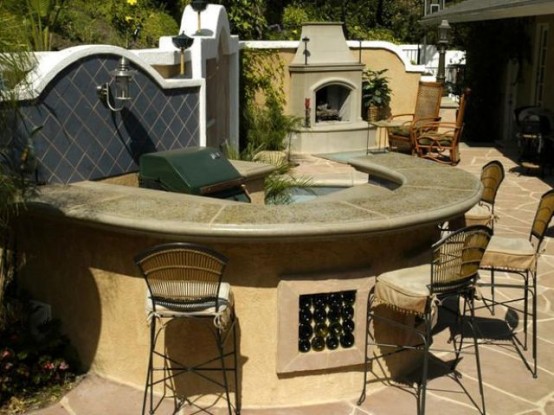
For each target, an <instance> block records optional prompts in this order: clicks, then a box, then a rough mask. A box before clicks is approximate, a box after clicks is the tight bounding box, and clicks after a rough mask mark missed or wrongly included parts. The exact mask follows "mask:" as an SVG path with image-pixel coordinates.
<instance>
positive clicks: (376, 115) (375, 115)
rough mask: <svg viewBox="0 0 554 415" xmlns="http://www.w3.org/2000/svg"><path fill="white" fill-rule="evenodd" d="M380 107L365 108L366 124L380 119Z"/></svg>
mask: <svg viewBox="0 0 554 415" xmlns="http://www.w3.org/2000/svg"><path fill="white" fill-rule="evenodd" d="M381 112H382V111H381V107H376V106H374V105H370V106H369V107H367V122H374V121H379V120H380V119H381V118H382V117H381Z"/></svg>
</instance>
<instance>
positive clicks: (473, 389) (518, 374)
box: [32, 144, 554, 415]
mask: <svg viewBox="0 0 554 415" xmlns="http://www.w3.org/2000/svg"><path fill="white" fill-rule="evenodd" d="M461 147H462V148H461V159H462V161H461V162H460V164H459V165H458V166H457V167H456V168H461V169H465V170H467V171H469V172H472V173H474V174H475V175H476V176H479V175H480V171H481V167H482V166H483V165H484V164H485V163H486V162H488V161H489V160H493V159H497V160H500V161H501V162H502V164H503V165H504V168H505V170H506V178H505V180H504V182H503V183H502V185H501V186H500V190H499V194H498V196H497V204H496V211H497V214H498V216H499V220H498V222H497V224H496V227H495V232H496V233H497V234H499V235H518V236H523V237H527V236H528V235H529V231H530V226H531V221H532V220H533V217H534V214H535V210H536V206H537V203H538V200H539V199H540V196H541V195H542V194H543V193H544V192H546V191H547V190H550V189H551V188H552V184H553V183H554V175H552V174H547V175H545V177H544V178H541V177H540V176H539V175H537V174H533V173H534V172H525V171H523V170H522V169H521V168H520V167H519V166H518V164H517V162H516V159H517V151H516V149H515V148H508V147H501V146H492V145H490V146H485V145H479V146H472V145H468V144H462V146H461ZM296 171H297V173H298V174H300V175H303V176H309V175H312V174H314V175H315V174H317V175H318V176H319V177H320V178H322V179H324V180H329V181H336V180H339V181H340V180H344V181H347V182H348V181H353V182H355V181H356V180H357V179H358V178H359V177H358V175H357V174H355V173H353V172H352V170H351V169H350V168H349V167H348V166H347V165H345V164H337V163H335V162H331V161H328V160H325V159H321V158H306V159H303V160H302V163H301V164H300V165H299V166H298V168H297V169H296ZM547 173H549V172H547ZM553 237H554V225H552V226H551V229H550V230H549V231H548V233H547V237H546V241H545V244H544V253H543V255H542V256H541V258H540V261H539V280H538V282H539V290H538V292H539V295H538V314H539V316H538V355H539V359H538V367H539V369H538V372H539V373H538V378H537V379H533V377H532V376H531V373H530V372H529V371H528V370H527V368H526V367H525V365H524V364H523V362H522V360H521V359H520V357H519V356H518V355H517V354H516V353H515V350H514V348H513V347H512V346H510V343H509V342H503V343H502V344H501V345H498V344H497V345H490V344H482V345H481V346H480V352H481V366H482V370H483V378H484V386H485V398H486V405H487V413H488V414H496V415H506V414H513V415H515V414H525V415H539V414H542V415H547V414H553V415H554V275H553V274H554V242H553V241H552V238H553ZM483 278H487V276H486V275H483ZM501 294H502V293H501ZM501 294H500V295H501ZM479 316H480V318H481V319H480V321H481V322H483V323H488V324H491V325H494V324H496V323H498V324H502V322H503V321H504V319H505V318H506V317H509V316H510V315H509V313H506V310H504V309H502V308H499V309H497V312H496V315H495V316H491V314H490V313H489V312H488V311H487V310H486V309H482V310H480V311H479ZM483 327H484V326H483ZM445 339H446V335H445V334H443V333H439V335H438V336H437V340H436V341H435V345H436V344H439V343H440V342H441V341H444V340H445ZM528 354H529V353H528V352H527V355H528ZM437 357H442V358H445V359H446V356H441V355H437ZM457 370H458V371H459V373H460V375H461V378H460V379H459V380H460V383H458V382H456V381H454V380H452V378H451V377H449V376H440V377H435V378H433V379H431V380H430V381H429V386H428V393H427V411H426V413H427V414H429V415H434V414H437V415H438V414H445V413H448V414H449V415H457V414H474V413H475V414H477V413H479V411H478V410H477V408H476V407H475V405H474V404H473V403H472V401H471V399H470V398H469V397H468V393H469V395H471V396H472V397H473V398H475V399H476V401H478V399H479V397H478V393H477V382H476V371H475V361H474V358H473V356H472V355H466V357H465V358H464V359H462V361H461V362H460V364H459V365H458V366H457ZM361 382H362V380H361V375H360V387H361V386H362V384H361ZM460 385H462V386H463V388H462V387H461V386H460ZM464 388H465V389H466V391H467V393H466V391H464ZM372 390H375V391H373V392H371V393H370V394H368V396H367V398H366V400H365V402H364V403H363V404H362V405H361V406H357V405H356V398H353V399H352V400H350V401H343V402H333V403H328V404H324V405H316V406H303V407H294V408H271V409H269V408H267V409H259V408H249V407H248V402H244V403H243V410H242V412H241V413H242V414H244V415H270V414H271V415H285V414H286V415H312V414H313V415H389V414H391V415H402V414H406V415H409V414H415V413H416V401H415V395H414V390H413V388H410V387H403V386H401V385H400V384H387V383H385V382H381V383H380V387H378V388H372ZM321 393H322V395H324V394H325V391H324V390H322V391H321ZM141 407H142V391H140V390H136V389H133V388H131V387H128V386H125V385H121V384H118V383H115V382H111V381H108V380H106V379H102V378H100V377H98V376H96V375H88V376H86V377H85V378H84V379H83V380H82V381H81V382H80V383H79V385H78V386H77V387H76V388H74V389H73V390H72V391H71V392H69V393H68V394H67V395H66V396H65V397H63V398H62V400H61V401H60V402H59V403H57V404H55V405H53V406H51V407H49V408H46V409H42V410H39V411H35V412H33V413H32V414H33V415H100V414H102V415H106V414H109V415H129V414H139V413H140V411H141ZM162 409H163V410H160V411H159V412H158V413H161V414H166V413H167V414H169V413H172V412H171V410H170V406H169V405H168V406H164V408H162ZM179 413H180V414H183V415H184V414H190V413H212V414H214V415H219V414H224V413H227V411H226V410H221V409H214V410H213V411H212V412H191V411H190V410H182V411H181V412H179Z"/></svg>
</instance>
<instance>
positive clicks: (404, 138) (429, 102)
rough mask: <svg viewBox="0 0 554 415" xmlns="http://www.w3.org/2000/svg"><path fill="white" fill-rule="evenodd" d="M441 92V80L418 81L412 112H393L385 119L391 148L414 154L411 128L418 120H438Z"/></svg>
mask: <svg viewBox="0 0 554 415" xmlns="http://www.w3.org/2000/svg"><path fill="white" fill-rule="evenodd" d="M442 92H443V85H442V83H441V82H420V83H419V87H418V90H417V97H416V105H415V109H414V112H413V113H405V114H395V115H392V116H391V117H390V118H389V119H388V120H387V122H388V126H387V133H388V138H389V146H390V148H391V149H392V150H394V151H400V152H406V153H410V154H414V151H415V150H414V146H413V139H412V131H413V128H414V126H415V125H416V123H418V122H422V121H440V117H439V111H440V105H441V99H442Z"/></svg>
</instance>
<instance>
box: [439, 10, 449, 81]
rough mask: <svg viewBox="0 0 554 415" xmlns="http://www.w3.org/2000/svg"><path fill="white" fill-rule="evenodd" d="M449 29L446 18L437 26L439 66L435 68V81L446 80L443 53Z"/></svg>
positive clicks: (446, 45)
mask: <svg viewBox="0 0 554 415" xmlns="http://www.w3.org/2000/svg"><path fill="white" fill-rule="evenodd" d="M450 30H451V27H450V25H449V24H448V20H443V21H442V22H441V24H440V25H439V27H438V35H439V39H438V41H437V47H438V50H439V67H438V70H437V82H442V83H444V81H445V80H446V68H445V55H446V48H447V47H448V43H449V33H450Z"/></svg>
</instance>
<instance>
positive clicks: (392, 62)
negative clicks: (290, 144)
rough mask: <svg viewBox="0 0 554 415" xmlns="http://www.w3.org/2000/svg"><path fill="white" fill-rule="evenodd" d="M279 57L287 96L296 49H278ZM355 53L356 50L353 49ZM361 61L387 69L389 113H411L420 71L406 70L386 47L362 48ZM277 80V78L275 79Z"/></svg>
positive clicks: (374, 67)
mask: <svg viewBox="0 0 554 415" xmlns="http://www.w3.org/2000/svg"><path fill="white" fill-rule="evenodd" d="M277 53H278V54H279V57H280V59H281V60H282V61H283V63H284V65H285V74H284V79H283V90H284V91H285V95H286V97H287V99H288V97H289V96H290V95H291V90H290V73H289V71H288V64H289V63H290V62H292V60H293V59H294V55H295V54H296V50H294V49H278V50H277ZM353 53H355V54H356V55H357V53H358V51H357V50H356V51H353ZM361 60H362V63H363V64H365V66H366V68H370V69H372V70H381V69H388V71H387V72H386V76H388V77H389V81H390V87H391V89H392V91H393V94H392V99H391V113H392V114H401V113H412V112H413V110H414V107H415V101H416V94H417V87H418V83H419V80H420V78H421V73H420V72H407V71H406V68H405V66H404V63H403V62H402V61H401V60H400V58H399V57H398V55H396V54H395V53H393V52H391V51H390V50H386V49H364V50H362V54H361ZM275 81H278V79H275ZM290 108H291V106H290V104H288V105H287V111H289V113H290Z"/></svg>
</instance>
